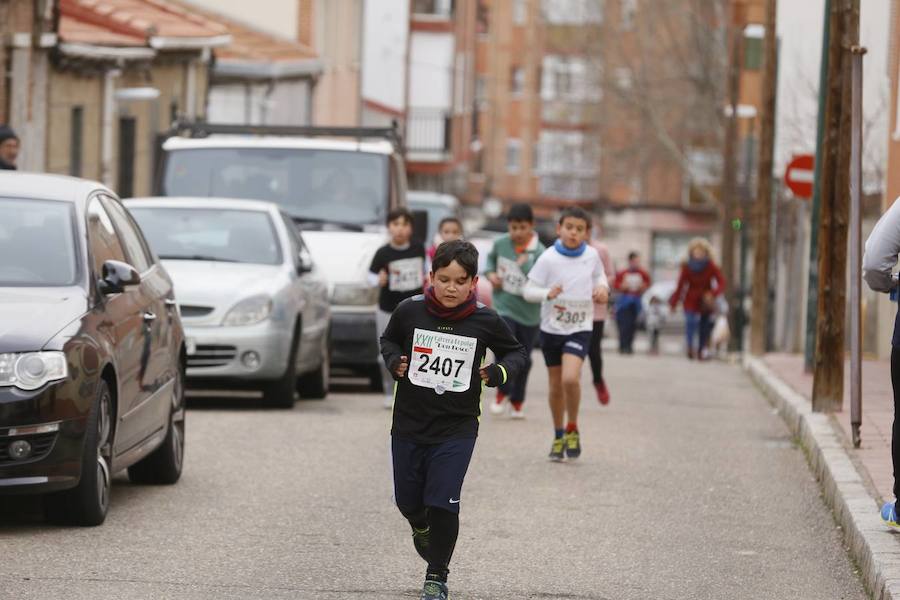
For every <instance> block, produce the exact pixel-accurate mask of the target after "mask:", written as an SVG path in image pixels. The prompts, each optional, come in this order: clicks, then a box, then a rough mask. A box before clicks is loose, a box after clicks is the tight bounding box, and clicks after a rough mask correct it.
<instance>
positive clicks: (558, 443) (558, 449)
mask: <svg viewBox="0 0 900 600" xmlns="http://www.w3.org/2000/svg"><path fill="white" fill-rule="evenodd" d="M565 453H566V440H565V438H554V440H553V445H552V446H551V447H550V460H552V461H554V462H560V461H561V460H562V459H563V458H565V456H566V454H565Z"/></svg>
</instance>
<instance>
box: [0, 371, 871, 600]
mask: <svg viewBox="0 0 900 600" xmlns="http://www.w3.org/2000/svg"><path fill="white" fill-rule="evenodd" d="M536 358H537V356H536ZM539 364H542V363H539ZM607 374H608V379H609V382H610V386H611V390H612V393H613V401H612V404H611V405H610V406H609V407H605V408H604V407H600V406H599V405H598V404H597V403H596V401H595V400H594V398H593V396H592V395H586V397H585V402H584V410H583V414H582V419H581V430H582V435H583V441H584V454H583V456H582V458H581V459H580V460H579V462H577V463H575V464H553V463H550V462H548V461H547V459H546V458H545V457H546V453H547V452H548V451H549V445H550V441H551V437H552V431H551V425H550V420H549V411H548V409H547V407H546V401H545V397H546V376H545V370H544V369H543V368H542V367H538V368H536V370H535V376H534V377H533V381H532V395H531V397H530V400H529V404H527V405H526V406H527V411H528V418H527V420H525V421H509V420H507V419H505V418H497V417H492V416H491V415H485V417H484V420H483V423H482V432H481V437H480V440H479V443H478V446H477V447H476V454H475V459H474V461H473V463H472V466H471V468H470V470H469V477H468V479H467V482H466V487H465V488H464V494H463V498H462V520H461V533H460V539H459V543H458V544H457V549H456V555H455V557H454V562H453V564H452V566H451V568H452V572H451V581H450V583H451V597H452V598H454V600H476V599H511V598H535V599H538V598H544V599H550V598H553V599H560V598H562V599H596V600H600V599H609V600H624V599H641V600H646V599H654V600H658V599H679V600H681V599H724V598H728V599H742V598H746V599H789V600H804V599H808V600H832V599H862V598H865V597H866V596H865V594H864V592H863V590H862V584H861V582H860V581H859V579H858V577H857V576H856V574H855V572H854V569H853V566H852V565H851V562H850V560H849V558H848V557H847V554H846V552H845V549H844V548H843V546H842V543H841V539H840V531H839V530H838V529H837V526H836V525H835V522H834V520H833V519H832V517H831V514H830V513H829V512H828V511H827V510H826V508H825V506H824V504H823V503H822V500H821V499H820V495H819V490H818V486H817V484H816V482H815V480H814V478H813V477H812V476H811V474H810V472H809V470H808V468H807V466H806V463H805V460H804V457H803V454H802V451H801V450H800V449H799V448H798V447H797V446H796V445H795V444H794V443H793V442H792V440H791V439H790V437H789V435H788V432H787V429H786V428H785V427H784V425H783V424H782V422H781V420H780V419H779V417H778V416H777V415H775V414H773V412H772V409H771V407H770V406H769V405H768V404H767V403H766V401H765V400H764V399H763V398H762V397H761V396H760V395H759V394H758V393H757V392H756V390H755V389H754V388H753V387H752V385H751V383H750V381H749V380H748V379H747V377H745V376H744V375H743V373H742V372H741V371H740V370H739V369H738V368H737V367H733V366H729V365H726V364H723V363H705V364H696V363H688V362H687V361H686V360H684V359H682V358H680V357H675V356H668V357H658V358H648V357H645V356H642V355H640V354H638V355H635V356H633V357H618V356H616V355H614V354H610V355H609V356H608V358H607ZM585 381H586V382H587V379H586V380H585ZM591 394H592V391H591ZM492 395H493V394H490V395H489V396H490V397H492ZM487 397H488V396H486V401H487ZM190 406H191V410H189V412H188V423H187V426H188V433H187V442H188V448H187V464H186V470H185V475H184V477H183V478H182V480H181V482H180V483H178V484H177V485H176V486H174V487H147V486H135V485H131V484H130V483H128V482H127V479H125V478H123V477H121V476H120V477H119V478H118V479H117V482H116V485H115V487H114V490H113V499H112V508H111V512H110V515H109V517H108V519H107V522H106V524H105V525H103V526H102V527H98V528H93V529H77V528H63V529H60V528H56V527H53V526H50V525H47V524H44V523H43V522H42V521H41V520H40V513H39V510H38V508H39V503H38V502H36V501H35V500H33V499H16V500H10V499H0V598H4V599H6V598H15V599H17V600H25V599H31V598H35V599H37V598H40V599H42V600H45V599H48V598H66V599H72V600H75V599H82V598H85V599H87V598H90V599H97V598H104V599H105V598H114V599H120V598H121V599H131V598H141V599H143V598H178V599H181V598H186V599H201V598H202V599H207V598H209V599H231V598H234V599H242V600H246V599H257V598H259V599H264V598H265V599H270V598H298V599H303V600H306V599H323V600H335V599H349V598H353V599H357V598H358V599H365V600H377V599H398V598H417V597H418V591H419V589H420V586H421V578H422V576H423V574H424V564H423V563H421V561H420V560H419V558H418V557H417V555H416V554H415V552H414V550H413V547H412V543H411V540H410V537H409V533H408V527H407V525H406V523H405V522H404V521H403V519H402V518H401V517H400V515H399V514H398V513H397V512H396V509H395V508H394V507H393V506H392V504H391V483H390V467H389V458H388V448H389V445H388V434H387V432H388V427H389V418H390V415H389V412H388V411H386V410H384V409H383V408H381V397H380V395H378V394H371V393H368V392H366V391H365V388H363V387H354V386H353V385H347V384H344V385H341V386H338V388H337V390H335V391H334V392H333V393H332V395H331V396H330V397H329V399H328V400H325V401H318V402H317V401H303V402H298V404H297V407H296V408H295V409H294V410H293V411H279V410H268V409H259V408H258V407H257V406H256V401H255V400H253V399H252V398H250V399H247V398H242V399H235V398H229V399H209V398H206V399H202V400H198V399H193V400H192V402H191V404H190Z"/></svg>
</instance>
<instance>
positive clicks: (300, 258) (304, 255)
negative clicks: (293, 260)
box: [297, 250, 313, 275]
mask: <svg viewBox="0 0 900 600" xmlns="http://www.w3.org/2000/svg"><path fill="white" fill-rule="evenodd" d="M312 270H313V260H312V256H310V255H309V251H308V250H301V251H300V252H299V253H298V254H297V273H298V274H300V275H303V274H304V273H309V272H310V271H312Z"/></svg>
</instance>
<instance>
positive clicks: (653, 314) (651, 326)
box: [646, 294, 666, 355]
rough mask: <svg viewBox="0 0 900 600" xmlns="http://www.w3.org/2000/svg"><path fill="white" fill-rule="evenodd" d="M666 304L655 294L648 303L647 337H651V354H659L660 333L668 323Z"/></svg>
mask: <svg viewBox="0 0 900 600" xmlns="http://www.w3.org/2000/svg"><path fill="white" fill-rule="evenodd" d="M664 307H665V302H663V301H662V299H661V298H660V297H659V296H657V295H656V294H654V295H653V296H651V297H650V302H648V303H647V316H646V323H647V335H648V336H649V337H650V354H653V355H657V354H659V332H660V331H661V330H662V327H663V325H665V323H666V311H665V309H664Z"/></svg>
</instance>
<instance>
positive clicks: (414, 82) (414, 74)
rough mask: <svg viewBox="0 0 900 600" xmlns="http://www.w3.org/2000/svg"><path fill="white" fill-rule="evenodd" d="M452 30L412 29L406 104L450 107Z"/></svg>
mask: <svg viewBox="0 0 900 600" xmlns="http://www.w3.org/2000/svg"><path fill="white" fill-rule="evenodd" d="M453 47H454V40H453V34H450V33H425V32H415V33H413V34H412V40H411V41H410V51H409V55H410V60H409V63H410V64H409V80H410V81H409V105H410V107H419V108H441V109H445V110H449V109H450V108H451V107H452V102H453Z"/></svg>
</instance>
